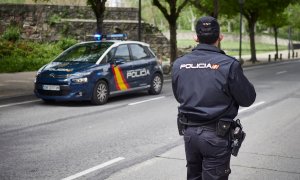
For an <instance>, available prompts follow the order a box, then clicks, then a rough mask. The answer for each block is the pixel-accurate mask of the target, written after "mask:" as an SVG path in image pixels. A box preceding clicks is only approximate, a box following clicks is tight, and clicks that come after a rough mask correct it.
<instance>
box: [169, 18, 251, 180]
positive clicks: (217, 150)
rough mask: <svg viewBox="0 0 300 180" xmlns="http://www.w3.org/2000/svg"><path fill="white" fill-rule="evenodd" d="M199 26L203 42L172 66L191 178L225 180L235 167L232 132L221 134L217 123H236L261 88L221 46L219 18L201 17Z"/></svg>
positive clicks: (188, 171)
mask: <svg viewBox="0 0 300 180" xmlns="http://www.w3.org/2000/svg"><path fill="white" fill-rule="evenodd" d="M195 29H196V33H197V37H196V38H195V40H196V41H197V42H199V43H198V45H197V46H196V47H195V48H194V49H193V50H192V52H191V53H188V54H186V55H184V56H182V57H180V58H178V59H177V60H176V61H175V62H174V64H173V67H172V88H173V93H174V96H175V98H176V100H177V101H178V102H179V104H180V105H179V107H178V110H179V113H180V114H183V115H184V117H185V118H186V120H187V126H186V127H185V130H184V142H185V154H186V160H187V179H188V180H192V179H193V180H200V179H203V180H216V179H218V180H225V179H228V176H229V174H230V172H231V170H230V157H231V140H230V135H229V134H230V133H226V134H225V135H224V136H219V135H217V129H218V123H220V121H224V122H229V124H230V123H231V122H233V119H234V118H235V117H236V116H237V113H238V108H239V106H244V107H248V106H250V105H251V104H252V103H253V102H254V101H255V98H256V92H255V89H254V87H253V85H252V84H251V83H250V82H249V81H248V79H247V78H246V77H245V75H244V74H243V70H242V67H241V65H240V63H239V62H238V61H237V60H236V59H235V58H233V57H230V56H227V55H226V54H225V53H224V51H222V50H220V49H219V48H218V45H219V43H220V41H221V40H222V39H223V35H222V34H220V26H219V23H218V22H217V20H216V19H215V18H213V17H209V16H208V17H202V18H200V19H199V20H198V21H197V24H196V28H195ZM225 124H226V123H225ZM224 127H226V126H224Z"/></svg>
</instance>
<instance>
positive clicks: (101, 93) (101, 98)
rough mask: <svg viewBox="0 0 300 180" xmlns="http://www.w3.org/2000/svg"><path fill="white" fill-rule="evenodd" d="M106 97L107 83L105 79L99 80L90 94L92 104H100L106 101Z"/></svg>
mask: <svg viewBox="0 0 300 180" xmlns="http://www.w3.org/2000/svg"><path fill="white" fill-rule="evenodd" d="M107 99H108V85H107V83H106V82H105V81H103V80H100V81H98V82H97V84H96V85H95V87H94V92H93V96H92V100H91V102H92V104H95V105H102V104H105V103H106V102H107Z"/></svg>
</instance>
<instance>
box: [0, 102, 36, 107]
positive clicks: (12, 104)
mask: <svg viewBox="0 0 300 180" xmlns="http://www.w3.org/2000/svg"><path fill="white" fill-rule="evenodd" d="M38 101H41V100H33V101H24V102H19V103H11V104H4V105H0V108H3V107H10V106H16V105H20V104H28V103H33V102H38Z"/></svg>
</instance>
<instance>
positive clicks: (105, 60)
mask: <svg viewBox="0 0 300 180" xmlns="http://www.w3.org/2000/svg"><path fill="white" fill-rule="evenodd" d="M115 51H116V48H113V49H111V50H110V51H109V52H108V53H107V54H106V55H105V57H104V58H103V60H102V61H101V64H106V63H110V62H112V59H113V57H114V54H115Z"/></svg>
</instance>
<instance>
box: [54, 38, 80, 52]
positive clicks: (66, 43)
mask: <svg viewBox="0 0 300 180" xmlns="http://www.w3.org/2000/svg"><path fill="white" fill-rule="evenodd" d="M76 43H77V40H76V39H73V38H63V39H61V40H60V41H59V42H58V43H57V45H58V47H59V48H60V49H62V50H66V49H68V48H69V47H71V46H73V45H74V44H76Z"/></svg>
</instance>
